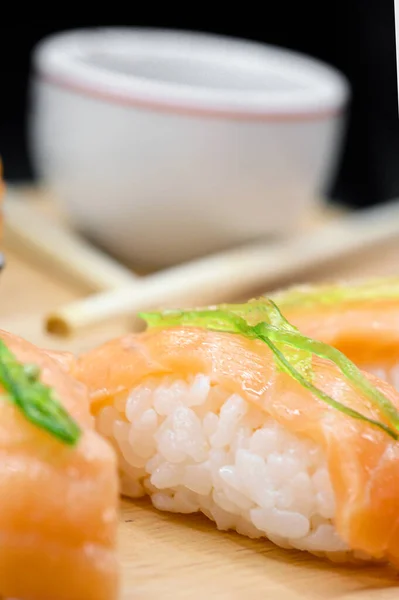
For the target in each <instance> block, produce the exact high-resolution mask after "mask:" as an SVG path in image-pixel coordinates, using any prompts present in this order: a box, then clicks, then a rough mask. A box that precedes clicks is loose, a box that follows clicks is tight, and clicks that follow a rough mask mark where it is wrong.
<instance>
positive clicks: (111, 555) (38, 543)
mask: <svg viewBox="0 0 399 600" xmlns="http://www.w3.org/2000/svg"><path fill="white" fill-rule="evenodd" d="M0 386H1V388H2V398H1V402H0V452H1V460H0V539H1V543H0V597H1V598H18V600H116V598H117V591H118V568H117V558H116V532H117V523H118V512H117V508H118V498H119V482H118V471H117V461H116V455H115V452H114V450H113V448H112V447H111V445H110V444H109V443H107V442H106V441H105V440H104V439H103V438H102V437H101V436H99V435H98V434H97V433H96V432H95V431H94V427H93V425H94V423H93V417H92V416H91V415H90V411H89V400H88V395H87V390H86V388H85V386H84V385H83V384H82V383H79V382H77V381H76V380H74V379H73V378H72V377H71V376H70V375H69V374H68V373H67V369H66V367H65V366H62V364H61V362H58V361H56V360H54V359H52V358H51V357H50V355H49V354H48V353H46V352H44V351H42V350H40V349H38V348H36V347H35V346H33V345H32V344H30V343H28V342H26V341H25V340H22V339H20V338H18V337H16V336H13V335H11V334H9V333H6V332H4V331H1V332H0Z"/></svg>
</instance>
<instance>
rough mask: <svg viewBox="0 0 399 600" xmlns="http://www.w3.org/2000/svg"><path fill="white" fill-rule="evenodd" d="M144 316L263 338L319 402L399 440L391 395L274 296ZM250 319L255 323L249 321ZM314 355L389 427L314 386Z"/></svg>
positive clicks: (162, 323)
mask: <svg viewBox="0 0 399 600" xmlns="http://www.w3.org/2000/svg"><path fill="white" fill-rule="evenodd" d="M140 316H141V318H143V319H144V320H145V321H146V323H147V325H148V326H149V327H175V326H179V325H183V326H191V327H205V328H206V329H209V330H212V331H220V332H226V333H234V334H240V335H243V336H245V337H247V338H249V339H258V340H261V341H262V342H264V343H265V344H267V346H268V347H269V348H270V350H271V351H272V353H273V356H274V360H275V361H276V364H277V366H278V368H279V369H280V370H282V371H284V372H286V373H287V374H289V375H290V376H291V377H292V378H293V379H295V380H296V381H297V382H298V383H300V384H301V385H302V386H303V387H304V388H306V389H307V390H309V391H310V392H311V393H312V394H314V395H315V396H316V397H318V398H319V399H320V400H322V401H323V402H325V403H326V404H328V405H329V406H331V407H333V408H335V409H337V410H339V411H341V412H342V413H345V414H346V415H348V416H351V417H353V418H355V419H359V420H362V421H365V422H367V423H369V424H371V425H373V426H376V427H379V428H380V429H382V430H383V431H385V432H386V433H388V434H389V435H390V436H391V437H392V438H394V439H395V440H397V439H399V411H398V410H397V409H396V408H395V406H394V405H393V404H392V403H391V402H390V401H389V399H388V398H386V396H385V395H384V394H382V393H381V392H380V391H379V390H378V389H377V388H376V387H374V386H373V385H372V384H371V383H370V382H369V380H368V379H367V378H366V377H365V376H364V375H363V373H362V372H361V371H360V370H359V369H358V368H357V367H356V365H355V364H354V363H352V362H351V361H350V360H349V359H348V358H347V357H346V356H345V355H344V354H343V353H342V352H340V351H339V350H337V349H335V348H333V347H332V346H329V345H328V344H325V343H323V342H319V341H316V340H313V339H311V338H308V337H306V336H304V335H302V334H301V333H300V332H299V331H298V329H296V328H295V327H293V326H292V325H291V324H290V323H289V322H288V321H287V319H285V317H284V316H283V315H282V314H281V312H280V310H279V309H278V308H277V306H276V304H275V303H274V302H273V301H272V300H269V299H266V298H263V299H260V300H253V301H251V302H248V303H247V304H236V305H234V304H224V305H220V306H215V307H210V308H207V309H196V310H195V309H194V310H187V311H179V310H178V311H175V310H167V311H164V312H151V313H141V314H140ZM251 320H252V321H254V322H255V324H251ZM312 355H316V356H319V357H320V358H324V359H326V360H330V361H331V362H333V363H334V364H335V365H336V366H337V367H338V369H339V370H340V371H341V372H342V374H343V375H344V376H345V377H346V378H347V379H348V380H349V381H350V383H351V384H352V386H353V387H354V388H355V389H357V390H358V391H359V392H360V393H361V394H362V395H363V396H365V397H366V398H368V399H369V401H370V402H371V404H372V405H374V406H375V407H376V408H378V409H379V410H380V411H381V413H382V414H383V415H385V417H386V419H387V421H388V423H389V426H388V425H386V424H385V423H381V422H379V421H376V420H374V419H371V418H369V417H367V416H366V415H363V414H361V413H360V412H358V411H356V410H354V409H352V408H350V407H349V406H345V405H344V404H342V403H341V402H338V401H337V400H334V398H332V397H331V396H329V395H328V394H325V393H324V392H323V391H322V390H320V389H318V388H317V387H316V386H315V385H313V383H312V365H311V357H312Z"/></svg>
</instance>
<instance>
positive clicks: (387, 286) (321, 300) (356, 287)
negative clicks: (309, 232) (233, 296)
mask: <svg viewBox="0 0 399 600" xmlns="http://www.w3.org/2000/svg"><path fill="white" fill-rule="evenodd" d="M272 298H273V300H274V302H276V304H278V305H279V307H280V308H281V309H283V310H284V309H285V308H296V307H300V308H312V307H314V306H316V305H317V304H320V305H333V304H340V303H353V302H368V301H370V302H371V301H375V300H390V299H399V278H398V277H380V278H377V279H369V280H367V281H360V282H355V283H346V284H345V283H334V284H321V285H303V286H294V287H291V288H288V289H286V290H282V291H279V292H276V293H275V294H273V296H272ZM262 301H266V302H267V299H266V298H265V299H260V300H259V302H262Z"/></svg>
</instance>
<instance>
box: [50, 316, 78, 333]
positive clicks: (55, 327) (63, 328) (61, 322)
mask: <svg viewBox="0 0 399 600" xmlns="http://www.w3.org/2000/svg"><path fill="white" fill-rule="evenodd" d="M45 330H46V332H47V333H51V334H52V335H56V336H59V337H69V336H70V335H71V333H72V331H71V328H70V327H69V325H68V323H67V322H66V321H65V319H63V318H62V317H60V316H59V315H49V316H48V317H46V319H45Z"/></svg>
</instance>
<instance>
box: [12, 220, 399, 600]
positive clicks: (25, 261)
mask: <svg viewBox="0 0 399 600" xmlns="http://www.w3.org/2000/svg"><path fill="white" fill-rule="evenodd" d="M5 251H6V257H7V267H6V269H5V271H4V272H3V273H2V274H1V305H0V327H1V328H3V329H8V330H11V331H13V332H15V333H18V334H20V335H23V336H25V337H26V338H27V339H29V340H31V341H33V342H35V343H38V344H41V345H45V346H47V347H52V348H66V349H70V350H73V351H76V352H78V351H80V350H82V349H85V348H87V347H90V346H93V345H94V344H96V343H98V342H100V341H102V340H104V339H106V338H107V337H109V336H111V335H112V336H113V335H117V334H119V333H120V332H122V331H123V330H124V328H125V327H126V324H123V323H121V324H119V325H118V324H116V325H113V326H112V328H110V327H104V328H101V329H97V330H96V331H93V332H89V333H85V334H84V335H81V336H79V337H78V338H73V339H69V340H63V339H58V338H54V337H50V336H48V335H46V334H45V333H44V332H43V321H42V317H43V314H44V313H45V312H47V311H48V310H50V309H52V308H54V306H56V305H59V304H62V303H65V302H68V301H70V300H73V299H76V298H78V297H81V296H83V295H84V294H85V293H87V292H86V291H85V290H82V289H79V288H77V287H76V286H75V287H74V286H72V285H71V284H70V283H69V282H65V281H63V280H62V277H61V276H58V277H57V275H56V274H54V273H48V272H46V271H45V270H43V268H42V267H38V266H37V265H35V263H34V262H33V261H32V260H30V259H29V257H26V256H24V257H22V255H21V254H19V255H18V254H17V253H15V252H12V251H10V250H9V249H8V248H7V247H6V248H5ZM398 259H399V226H398V240H397V241H396V242H395V243H391V244H390V245H388V246H385V247H384V248H380V249H379V250H378V252H377V251H375V252H372V253H367V252H365V253H364V254H363V255H362V256H357V257H354V258H353V259H352V260H351V261H346V263H345V264H340V265H335V266H334V268H332V269H328V270H326V269H324V270H319V272H314V273H309V274H308V279H309V280H310V279H312V280H317V279H332V278H341V277H345V278H349V277H352V276H356V277H358V276H368V275H371V276H374V275H379V274H399V260H398ZM120 559H121V565H122V585H123V589H122V594H121V600H128V599H129V600H136V599H137V600H139V599H140V600H141V599H143V600H150V599H151V600H155V599H161V598H164V599H169V598H170V599H172V598H173V599H191V598H193V599H195V600H197V599H198V600H200V599H202V598H217V599H220V600H223V599H226V600H235V599H237V600H239V599H245V600H249V599H254V600H256V599H263V598H265V599H269V598H270V599H271V598H276V599H277V598H278V597H279V596H280V597H281V598H282V599H284V600H300V599H305V598H306V599H307V600H319V599H320V600H321V599H333V598H334V599H339V600H350V599H353V600H372V599H375V600H377V599H378V600H385V599H389V600H391V599H392V600H393V598H396V597H399V579H398V578H397V577H396V576H395V575H394V574H393V573H392V572H390V571H389V570H388V569H383V568H380V567H373V568H370V567H367V568H365V567H363V568H353V567H341V566H336V565H333V564H330V563H328V562H325V561H323V560H317V559H314V558H311V557H310V556H308V555H307V554H306V553H298V552H287V551H282V550H279V549H278V548H276V547H275V546H273V545H272V544H270V543H268V542H267V541H251V540H249V539H246V538H245V537H242V536H239V535H237V534H233V533H222V532H219V531H217V530H216V529H215V526H214V525H213V524H212V523H210V522H209V521H207V520H206V518H205V517H200V516H193V517H187V516H179V515H171V514H166V513H160V512H157V511H156V510H155V509H153V508H152V507H151V505H150V504H149V503H148V502H146V501H138V502H128V501H122V502H121V523H120Z"/></svg>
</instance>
